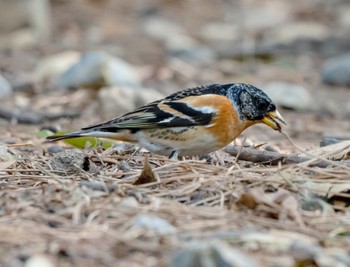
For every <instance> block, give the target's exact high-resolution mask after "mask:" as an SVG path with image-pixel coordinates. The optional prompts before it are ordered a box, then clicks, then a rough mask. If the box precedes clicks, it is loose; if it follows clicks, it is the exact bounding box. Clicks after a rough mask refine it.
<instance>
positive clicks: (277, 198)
mask: <svg viewBox="0 0 350 267" xmlns="http://www.w3.org/2000/svg"><path fill="white" fill-rule="evenodd" d="M238 202H239V203H241V204H242V205H244V206H246V207H247V208H249V209H255V208H256V207H257V206H259V204H262V205H267V206H269V207H272V208H275V209H276V213H278V214H280V215H281V214H282V213H283V212H285V213H286V214H287V215H288V216H290V217H291V218H293V219H294V220H295V221H296V222H297V223H298V225H299V226H301V227H304V226H305V224H304V221H303V219H302V217H301V215H300V213H299V205H298V201H297V199H296V198H295V197H294V196H293V195H292V194H291V193H290V192H289V191H287V190H285V189H282V188H279V189H278V190H276V191H275V192H266V191H265V190H264V189H263V188H261V187H259V188H251V189H248V190H247V192H246V193H244V194H242V195H241V197H240V199H239V200H238Z"/></svg>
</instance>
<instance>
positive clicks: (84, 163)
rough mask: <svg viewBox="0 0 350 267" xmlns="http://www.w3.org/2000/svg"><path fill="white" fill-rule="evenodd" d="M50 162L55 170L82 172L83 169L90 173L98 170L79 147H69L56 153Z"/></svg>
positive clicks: (69, 172)
mask: <svg viewBox="0 0 350 267" xmlns="http://www.w3.org/2000/svg"><path fill="white" fill-rule="evenodd" d="M49 164H50V166H51V167H52V169H53V170H55V171H59V172H63V173H65V174H74V173H80V172H82V170H84V171H87V172H90V173H97V172H98V167H97V166H96V165H95V164H94V163H93V162H91V161H90V159H89V158H88V156H87V155H86V154H85V153H84V152H83V151H81V150H78V149H67V150H64V151H62V152H58V153H55V154H54V155H53V157H51V158H50V159H49Z"/></svg>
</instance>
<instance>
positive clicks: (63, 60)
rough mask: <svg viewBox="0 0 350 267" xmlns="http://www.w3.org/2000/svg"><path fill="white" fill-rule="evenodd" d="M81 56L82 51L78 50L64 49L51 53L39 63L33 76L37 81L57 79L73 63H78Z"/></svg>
mask: <svg viewBox="0 0 350 267" xmlns="http://www.w3.org/2000/svg"><path fill="white" fill-rule="evenodd" d="M79 58H80V53H79V52H77V51H64V52H61V53H58V54H54V55H50V56H48V57H46V58H44V59H42V60H40V61H39V62H38V63H37V65H36V67H35V70H34V73H33V77H34V79H35V80H37V81H48V80H53V79H56V78H57V77H58V76H59V75H61V74H62V73H64V72H65V71H66V70H68V68H70V67H71V66H72V65H73V64H75V63H77V62H78V60H79Z"/></svg>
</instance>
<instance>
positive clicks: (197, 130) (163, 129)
mask: <svg viewBox="0 0 350 267" xmlns="http://www.w3.org/2000/svg"><path fill="white" fill-rule="evenodd" d="M257 123H265V124H266V125H268V126H269V127H271V128H272V129H274V130H277V131H281V124H280V123H283V124H285V121H284V119H283V118H282V116H281V115H280V113H279V112H278V111H277V109H276V106H275V104H274V103H273V102H272V100H271V99H270V98H269V97H268V96H267V95H266V94H265V93H264V92H263V91H262V90H260V89H258V88H256V87H254V86H253V85H249V84H243V83H233V84H223V85H221V84H212V85H206V86H200V87H195V88H190V89H187V90H183V91H179V92H176V93H174V94H171V95H169V96H168V97H166V98H164V99H161V100H158V101H155V102H152V103H150V104H148V105H145V106H143V107H140V108H137V109H135V110H134V111H131V112H129V113H126V114H125V115H123V116H121V117H118V118H115V119H112V120H110V121H107V122H104V123H100V124H96V125H92V126H89V127H86V128H82V130H81V131H78V132H73V133H67V134H64V135H59V136H49V137H47V139H49V140H50V141H58V140H62V139H69V138H77V137H102V138H109V139H115V140H119V141H126V142H131V143H138V144H139V145H140V146H142V147H144V148H146V149H147V150H149V151H150V152H153V153H157V154H161V155H166V156H169V157H170V158H177V157H178V156H194V155H203V154H207V153H209V152H213V151H216V150H218V149H220V148H223V147H225V146H226V145H228V144H229V143H230V142H232V141H233V140H234V139H235V138H236V137H237V136H238V135H239V134H240V133H241V132H242V131H243V130H244V129H246V128H248V127H250V126H252V125H254V124H257Z"/></svg>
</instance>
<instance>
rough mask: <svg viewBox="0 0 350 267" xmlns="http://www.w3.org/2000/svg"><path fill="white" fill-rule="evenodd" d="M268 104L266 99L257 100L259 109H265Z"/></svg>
mask: <svg viewBox="0 0 350 267" xmlns="http://www.w3.org/2000/svg"><path fill="white" fill-rule="evenodd" d="M268 106H269V103H267V102H266V101H259V102H258V108H259V109H261V110H264V109H266V108H267V107H268Z"/></svg>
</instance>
